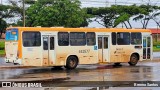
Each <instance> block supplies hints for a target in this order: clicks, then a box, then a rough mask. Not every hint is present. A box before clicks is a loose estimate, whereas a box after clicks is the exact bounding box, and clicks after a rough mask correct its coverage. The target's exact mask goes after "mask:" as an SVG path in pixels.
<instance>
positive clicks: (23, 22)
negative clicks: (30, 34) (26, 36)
mask: <svg viewBox="0 0 160 90" xmlns="http://www.w3.org/2000/svg"><path fill="white" fill-rule="evenodd" d="M22 3H23V27H25V0H23V2H22Z"/></svg>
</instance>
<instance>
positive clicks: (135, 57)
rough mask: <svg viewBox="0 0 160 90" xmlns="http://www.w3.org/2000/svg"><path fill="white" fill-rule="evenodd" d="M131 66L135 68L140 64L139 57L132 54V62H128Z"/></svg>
mask: <svg viewBox="0 0 160 90" xmlns="http://www.w3.org/2000/svg"><path fill="white" fill-rule="evenodd" d="M128 63H129V64H130V65H131V66H135V65H136V64H137V63H138V56H137V55H135V54H132V55H131V57H130V61H129V62H128Z"/></svg>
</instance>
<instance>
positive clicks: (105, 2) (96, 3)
mask: <svg viewBox="0 0 160 90" xmlns="http://www.w3.org/2000/svg"><path fill="white" fill-rule="evenodd" d="M0 1H1V2H2V3H3V4H7V2H8V0H0ZM80 1H81V3H82V5H81V6H82V7H106V6H107V7H109V6H111V5H113V4H116V5H133V4H137V5H140V4H147V3H148V2H150V4H152V5H158V6H160V0H80ZM1 2H0V3H1ZM8 22H14V20H13V21H12V20H8ZM131 23H132V25H133V27H134V28H141V26H142V25H141V23H140V22H135V21H132V20H131ZM89 27H103V26H102V25H100V24H98V23H96V22H92V23H90V24H89ZM118 27H122V25H119V26H118ZM156 27H157V25H156V23H155V22H154V21H150V22H149V24H148V28H156Z"/></svg>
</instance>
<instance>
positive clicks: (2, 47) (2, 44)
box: [0, 40, 4, 50]
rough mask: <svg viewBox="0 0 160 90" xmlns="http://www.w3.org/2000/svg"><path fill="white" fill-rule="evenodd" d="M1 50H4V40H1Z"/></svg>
mask: <svg viewBox="0 0 160 90" xmlns="http://www.w3.org/2000/svg"><path fill="white" fill-rule="evenodd" d="M0 50H4V41H1V40H0Z"/></svg>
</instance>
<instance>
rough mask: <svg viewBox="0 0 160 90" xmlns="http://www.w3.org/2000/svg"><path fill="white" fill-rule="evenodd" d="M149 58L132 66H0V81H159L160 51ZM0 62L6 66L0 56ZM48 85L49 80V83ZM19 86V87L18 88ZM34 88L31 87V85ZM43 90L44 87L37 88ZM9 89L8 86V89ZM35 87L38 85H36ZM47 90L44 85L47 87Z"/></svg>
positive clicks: (92, 89) (127, 89) (94, 89)
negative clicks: (70, 67) (57, 67)
mask: <svg viewBox="0 0 160 90" xmlns="http://www.w3.org/2000/svg"><path fill="white" fill-rule="evenodd" d="M154 59H156V60H153V61H143V62H139V63H138V64H137V65H136V66H135V67H131V66H129V65H128V64H127V63H123V64H122V66H113V65H112V64H108V65H79V66H78V67H77V69H75V70H65V69H64V68H61V69H54V68H51V67H44V68H42V67H38V68H37V67H36V68H35V67H34V68H33V67H32V68H6V69H5V68H2V69H0V81H14V80H15V81H17V80H18V81H36V80H53V81H59V80H61V81H62V82H63V81H160V53H154ZM0 63H1V65H6V66H10V65H11V64H6V63H5V62H4V61H3V60H2V58H0ZM51 85H52V84H51ZM18 89H19V88H18ZM34 89H35V88H34ZM41 89H42V90H46V89H47V88H41ZM66 89H68V90H82V89H90V90H102V89H104V90H108V89H109V90H160V86H159V87H158V88H157V87H140V88H134V87H125V88H124V87H104V88H102V87H100V88H97V87H61V88H50V89H49V90H66ZM9 90H10V89H9ZM38 90H39V89H38ZM47 90H48V89H47Z"/></svg>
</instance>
